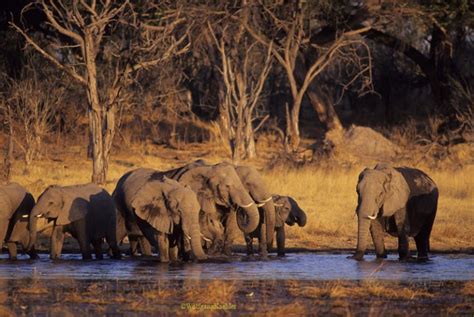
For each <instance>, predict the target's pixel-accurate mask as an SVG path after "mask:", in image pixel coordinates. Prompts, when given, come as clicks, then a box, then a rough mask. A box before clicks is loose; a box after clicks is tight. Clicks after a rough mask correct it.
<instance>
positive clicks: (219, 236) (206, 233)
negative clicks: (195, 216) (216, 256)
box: [199, 210, 224, 254]
mask: <svg viewBox="0 0 474 317" xmlns="http://www.w3.org/2000/svg"><path fill="white" fill-rule="evenodd" d="M199 225H200V227H201V233H202V240H203V241H202V242H203V244H204V245H205V246H206V249H207V252H208V254H212V253H214V252H215V251H218V250H220V249H221V248H222V246H223V245H224V226H223V225H222V222H221V221H220V219H219V214H217V213H208V212H204V211H202V210H201V212H200V214H199Z"/></svg>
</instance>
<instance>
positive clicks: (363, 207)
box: [356, 164, 410, 258]
mask: <svg viewBox="0 0 474 317" xmlns="http://www.w3.org/2000/svg"><path fill="white" fill-rule="evenodd" d="M356 190H357V195H358V204H357V209H356V213H357V216H358V238H357V252H356V258H362V257H363V255H364V253H365V250H366V248H367V239H368V233H369V228H370V222H371V221H372V220H375V219H377V218H378V217H390V216H392V215H393V214H394V213H395V212H396V211H398V210H400V209H402V208H404V207H405V205H406V203H407V201H408V198H409V195H410V188H409V187H408V184H407V182H406V181H405V179H404V177H403V175H402V174H401V173H400V172H398V171H397V170H396V169H394V168H392V167H390V166H388V165H385V164H383V165H382V164H378V165H377V166H376V167H375V168H374V169H369V168H366V169H365V170H363V171H362V173H360V175H359V181H358V183H357V188H356Z"/></svg>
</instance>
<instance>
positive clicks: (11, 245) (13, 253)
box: [7, 241, 18, 260]
mask: <svg viewBox="0 0 474 317" xmlns="http://www.w3.org/2000/svg"><path fill="white" fill-rule="evenodd" d="M7 247H8V254H9V255H10V260H16V259H17V254H18V250H17V247H16V242H12V241H10V242H7Z"/></svg>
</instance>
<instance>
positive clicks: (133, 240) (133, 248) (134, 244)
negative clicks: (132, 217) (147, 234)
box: [128, 235, 138, 256]
mask: <svg viewBox="0 0 474 317" xmlns="http://www.w3.org/2000/svg"><path fill="white" fill-rule="evenodd" d="M128 242H129V243H130V255H131V256H138V237H137V236H132V235H130V236H128Z"/></svg>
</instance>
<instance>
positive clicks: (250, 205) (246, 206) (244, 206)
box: [239, 201, 255, 208]
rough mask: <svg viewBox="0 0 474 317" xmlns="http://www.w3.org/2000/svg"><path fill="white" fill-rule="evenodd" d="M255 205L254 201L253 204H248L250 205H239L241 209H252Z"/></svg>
mask: <svg viewBox="0 0 474 317" xmlns="http://www.w3.org/2000/svg"><path fill="white" fill-rule="evenodd" d="M253 205H255V203H254V202H253V201H252V202H251V203H250V204H248V205H243V206H241V205H239V207H240V208H249V207H252V206H253Z"/></svg>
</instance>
